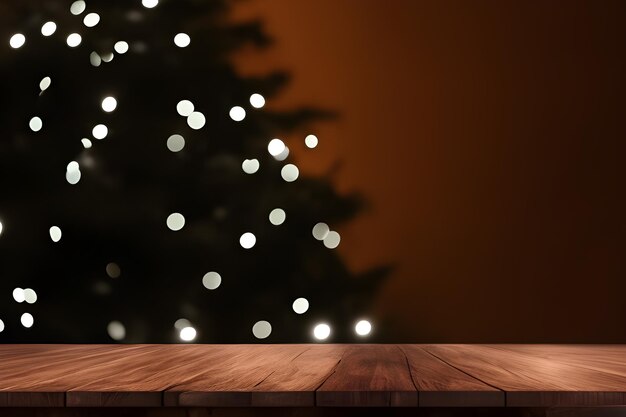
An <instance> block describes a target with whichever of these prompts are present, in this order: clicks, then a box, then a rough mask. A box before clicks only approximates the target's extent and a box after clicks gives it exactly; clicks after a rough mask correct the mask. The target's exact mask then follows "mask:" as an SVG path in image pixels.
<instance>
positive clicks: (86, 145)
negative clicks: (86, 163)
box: [80, 138, 92, 149]
mask: <svg viewBox="0 0 626 417" xmlns="http://www.w3.org/2000/svg"><path fill="white" fill-rule="evenodd" d="M80 142H81V143H82V144H83V147H84V148H85V149H89V148H91V145H92V143H91V141H90V140H89V139H87V138H82V139H81V140H80Z"/></svg>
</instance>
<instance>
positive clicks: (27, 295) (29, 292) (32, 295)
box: [24, 288, 37, 304]
mask: <svg viewBox="0 0 626 417" xmlns="http://www.w3.org/2000/svg"><path fill="white" fill-rule="evenodd" d="M24 301H26V302H27V303H28V304H35V303H36V302H37V293H36V292H35V290H33V289H32V288H24Z"/></svg>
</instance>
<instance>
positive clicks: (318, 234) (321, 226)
mask: <svg viewBox="0 0 626 417" xmlns="http://www.w3.org/2000/svg"><path fill="white" fill-rule="evenodd" d="M328 232H330V228H329V227H328V225H327V224H326V223H323V222H320V223H317V224H316V225H315V226H313V237H314V238H315V239H317V240H324V239H325V238H326V236H328Z"/></svg>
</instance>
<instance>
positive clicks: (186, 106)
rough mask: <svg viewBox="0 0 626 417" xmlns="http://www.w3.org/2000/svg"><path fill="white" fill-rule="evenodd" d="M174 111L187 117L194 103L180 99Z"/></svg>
mask: <svg viewBox="0 0 626 417" xmlns="http://www.w3.org/2000/svg"><path fill="white" fill-rule="evenodd" d="M176 111H177V112H178V114H180V115H181V116H183V117H188V116H189V115H190V114H191V113H193V111H194V105H193V103H192V102H191V101H189V100H181V101H179V102H178V104H177V105H176Z"/></svg>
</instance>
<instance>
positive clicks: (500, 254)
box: [0, 0, 626, 343]
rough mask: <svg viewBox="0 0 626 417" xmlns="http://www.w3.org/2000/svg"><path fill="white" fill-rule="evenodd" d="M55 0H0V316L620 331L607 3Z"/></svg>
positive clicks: (526, 337) (621, 335) (619, 228)
mask: <svg viewBox="0 0 626 417" xmlns="http://www.w3.org/2000/svg"><path fill="white" fill-rule="evenodd" d="M155 3H156V4H155ZM71 7H74V8H75V7H77V6H75V3H72V2H62V1H52V0H49V1H20V2H4V3H3V5H2V6H0V16H2V17H1V19H2V25H1V26H2V29H1V31H2V33H1V35H2V39H5V40H6V42H5V43H4V44H3V47H2V48H1V52H0V60H1V61H0V62H1V64H0V65H1V75H2V77H1V78H0V80H1V81H0V83H1V88H2V90H1V91H0V93H1V94H0V100H1V102H2V103H1V105H2V112H1V115H0V122H1V124H0V134H1V136H0V174H1V176H0V178H1V180H0V181H2V183H1V186H2V198H1V199H0V221H1V222H2V225H3V226H2V227H3V229H2V232H1V234H0V256H1V257H2V261H1V262H0V277H1V279H2V282H1V284H0V285H1V287H0V300H1V302H0V319H2V320H3V332H2V333H0V341H2V342H14V341H75V342H112V341H120V342H184V341H195V342H211V343H216V342H310V341H311V342H312V341H333V342H355V341H368V342H468V343H469V342H520V343H523V342H538V343H541V342H544V343H547V342H570V343H576V342H578V343H612V342H613V343H615V342H619V343H624V342H626V331H624V329H626V303H624V302H623V298H624V294H625V290H626V283H625V280H624V277H625V276H626V274H625V272H626V268H625V266H624V259H625V255H626V239H625V237H624V232H625V226H626V221H625V220H624V212H625V209H626V204H625V203H626V199H625V197H624V195H623V188H624V185H625V181H624V179H626V172H625V170H626V168H625V167H624V164H623V161H624V155H625V151H626V144H625V143H624V138H625V137H626V135H625V133H626V127H625V123H624V114H625V110H626V108H625V107H626V104H625V100H624V97H625V95H624V93H625V88H626V80H625V78H624V74H625V73H626V72H625V69H626V68H625V66H626V58H625V54H624V52H626V50H625V49H626V48H625V41H624V39H626V27H625V26H624V25H623V24H622V22H623V17H624V15H625V12H626V10H625V9H626V5H624V3H622V2H619V1H602V2H591V1H574V2H571V1H570V2H565V1H562V2H549V3H545V2H523V1H510V2H497V1H473V2H464V1H449V0H448V1H444V2H439V1H437V2H436V1H410V0H395V1H393V2H384V4H383V2H381V1H374V0H367V1H358V2H357V1H348V0H345V1H340V2H337V1H332V0H318V1H317V2H305V1H288V0H272V1H255V0H246V1H213V0H211V1H208V0H195V1H194V0H187V1H176V2H174V1H172V0H170V1H167V0H160V1H158V2H156V0H152V1H151V0H144V1H143V2H141V1H139V0H137V1H133V2H128V1H106V2H105V1H96V0H92V1H87V3H86V5H85V7H84V10H82V11H81V12H80V13H78V14H74V12H77V11H78V9H74V10H73V11H72V10H70V8H71ZM79 9H80V7H79ZM89 13H97V14H98V22H97V23H96V24H95V25H93V26H91V27H90V26H88V25H87V24H91V23H93V21H95V20H87V21H85V19H87V16H88V15H89ZM92 19H95V18H92ZM47 21H54V22H55V26H56V27H55V31H54V33H52V34H50V35H49V36H44V35H43V31H44V30H43V25H44V24H45V23H46V22H47ZM17 33H20V34H23V35H24V38H25V41H24V42H23V44H21V45H20V46H18V47H17V48H15V46H17V45H18V44H20V43H21V38H19V37H17V38H14V37H13V36H14V35H15V34H17ZM71 33H77V34H80V35H81V40H80V43H79V44H78V45H76V46H70V44H71V43H72V42H73V41H75V40H74V39H69V38H68V35H70V34H71ZM179 33H180V34H183V35H188V36H189V39H187V38H185V36H182V37H178V40H177V38H176V36H177V35H178V34H179ZM187 40H189V41H190V42H187ZM119 41H124V42H127V44H128V51H125V52H123V53H121V52H119V51H122V50H124V48H123V45H118V44H117V42H119ZM118 47H120V48H118ZM118 49H119V51H118ZM93 53H95V54H96V56H97V59H96V58H95V57H94V55H93ZM109 54H112V55H111V56H112V57H114V59H109ZM98 59H99V60H100V62H99V63H98ZM107 60H108V61H109V62H106V61H107ZM96 63H97V64H98V65H97V66H96V65H94V64H96ZM46 76H49V77H50V79H51V82H50V84H49V86H48V87H46V88H45V89H43V88H42V87H45V86H46V83H44V85H43V86H42V85H41V82H43V79H44V77H46ZM41 90H43V91H41ZM252 94H260V95H261V96H262V97H263V105H262V106H259V104H260V101H258V100H259V99H258V97H256V96H255V97H256V101H255V99H252V97H251V96H252ZM106 97H114V98H115V99H116V102H115V103H116V106H115V108H114V110H112V111H107V109H105V108H106V107H107V105H106V104H109V105H110V104H111V101H110V100H109V102H107V103H106V104H105V102H104V99H105V98H106ZM181 100H189V101H190V102H191V103H193V105H194V108H193V110H192V111H195V112H198V113H200V115H201V116H202V117H200V116H198V114H194V113H189V112H188V111H187V110H189V109H188V108H186V107H185V105H184V104H187V103H186V102H185V103H184V104H183V105H182V106H181V107H180V108H179V106H178V105H179V104H180V101H181ZM240 107H241V109H240ZM257 107H258V108H257ZM181 110H182V111H181ZM241 111H244V112H245V116H244V115H243V113H242V112H241ZM242 116H243V118H242ZM33 117H39V118H40V120H39V121H37V120H35V121H33V119H32V118H33ZM98 124H104V125H106V126H107V130H106V137H104V138H103V139H98V138H97V137H96V136H101V133H102V132H100V131H97V130H95V129H94V128H95V126H97V125H98ZM174 134H176V135H181V136H182V137H184V139H183V142H181V141H180V139H179V138H178V137H175V138H174V139H172V140H171V141H170V139H171V135H174ZM307 135H315V137H316V139H317V141H316V140H314V139H313V138H312V137H309V140H308V142H307V141H305V138H307ZM81 138H83V139H89V144H90V147H89V148H86V147H85V143H84V142H82V141H81ZM273 138H280V139H281V141H280V142H273V143H274V145H273V146H269V145H270V140H271V139H273ZM181 145H182V149H179V148H181ZM312 145H315V146H312ZM287 149H288V150H287ZM71 161H75V162H76V163H77V164H78V166H79V167H80V168H77V167H76V166H75V165H70V163H71ZM246 161H247V162H246ZM255 161H256V162H255ZM289 164H292V165H289ZM293 167H297V171H294V170H293ZM77 171H79V172H80V173H81V174H80V176H79V177H78V174H76V172H77ZM296 176H297V179H295V180H294V177H296ZM77 177H78V178H79V179H78V182H76V183H74V184H72V182H75V181H76V178H77ZM277 208H280V209H281V210H283V211H282V212H275V211H274V209H277ZM173 213H175V214H176V213H180V214H181V216H180V217H177V216H175V217H173V218H170V215H171V214H173ZM270 213H274V215H273V217H272V216H271V215H270ZM283 213H284V216H283ZM181 217H182V218H184V224H182V219H181ZM283 217H284V220H283ZM168 219H169V220H168ZM170 220H171V221H170ZM181 225H182V228H180V230H178V229H179V226H181ZM52 226H58V227H59V229H60V230H61V231H62V234H61V237H60V240H58V241H55V239H56V238H57V237H58V231H56V230H55V231H51V230H50V228H51V227H52ZM173 229H175V230H173ZM244 233H252V235H253V236H254V239H253V240H250V239H252V237H251V236H250V235H246V236H244ZM250 245H253V246H252V247H249V248H246V247H248V246H250ZM216 274H217V275H216ZM16 289H18V291H17V292H16ZM20 290H21V292H20ZM26 290H30V291H26ZM33 293H35V294H36V301H34V302H32V303H31V302H29V301H33ZM302 299H305V300H306V302H305V301H303V300H302ZM20 300H22V301H21V302H20ZM24 313H27V314H29V315H32V316H30V317H29V316H26V317H25V316H24ZM181 319H183V321H180V320H181ZM360 320H366V322H360V326H358V327H355V325H356V323H357V322H359V321H360ZM31 323H32V325H31V326H27V325H29V324H31ZM324 325H327V326H328V327H325V326H324ZM370 325H371V328H370V327H369V326H370ZM192 336H193V337H192Z"/></svg>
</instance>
